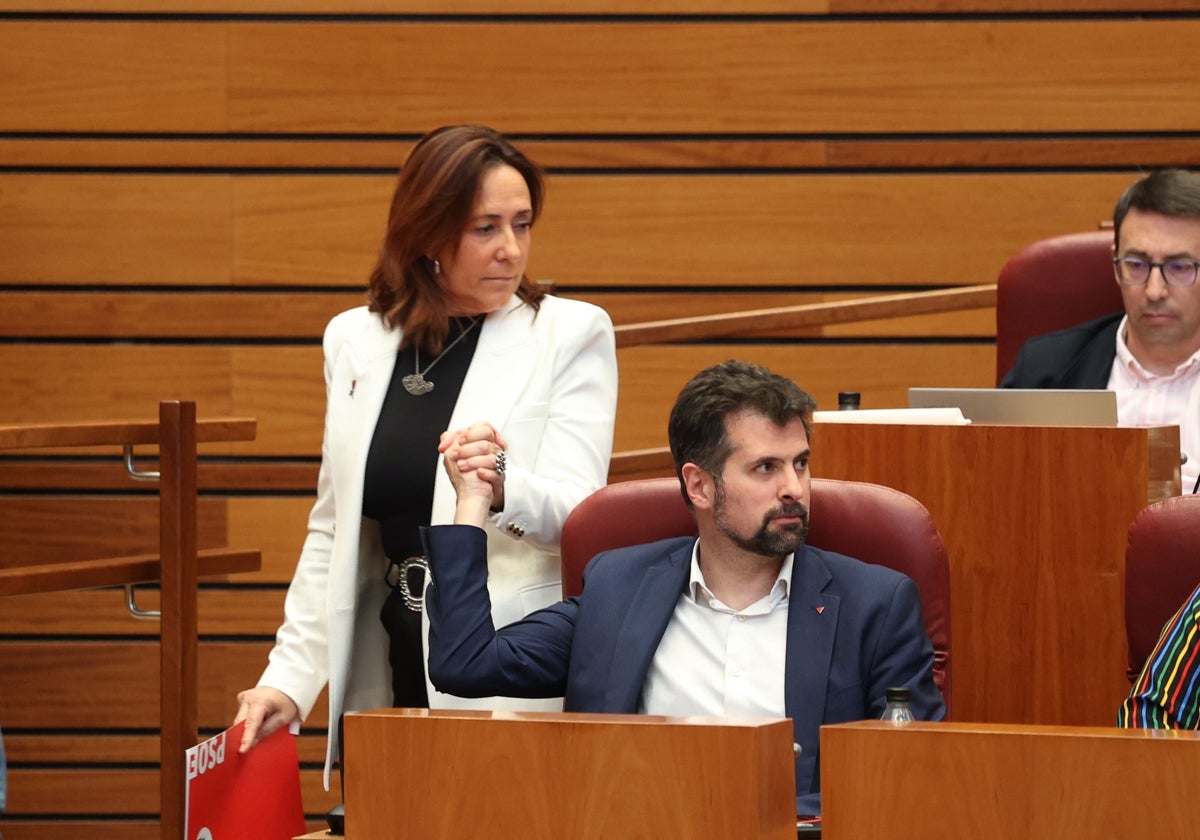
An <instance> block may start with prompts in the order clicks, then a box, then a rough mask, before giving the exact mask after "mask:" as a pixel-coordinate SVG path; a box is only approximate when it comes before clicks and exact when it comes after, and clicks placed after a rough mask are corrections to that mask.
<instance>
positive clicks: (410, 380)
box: [400, 373, 433, 397]
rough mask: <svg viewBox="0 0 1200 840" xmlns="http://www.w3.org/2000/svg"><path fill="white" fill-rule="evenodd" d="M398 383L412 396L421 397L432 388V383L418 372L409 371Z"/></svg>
mask: <svg viewBox="0 0 1200 840" xmlns="http://www.w3.org/2000/svg"><path fill="white" fill-rule="evenodd" d="M400 384H401V385H403V386H404V390H405V391H408V393H410V394H412V395H413V396H414V397H423V396H424V395H425V394H428V393H429V392H430V391H432V390H433V383H432V382H430V381H429V380H428V379H426V378H425V377H424V376H422V375H421V374H419V373H410V374H409V375H408V376H406V377H404V378H403V379H401V380H400Z"/></svg>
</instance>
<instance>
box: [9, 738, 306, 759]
mask: <svg viewBox="0 0 1200 840" xmlns="http://www.w3.org/2000/svg"><path fill="white" fill-rule="evenodd" d="M210 734H212V733H208V732H204V733H201V736H202V737H205V738H207V737H208V736H209V735H210ZM4 752H5V754H6V755H7V756H8V760H9V762H10V763H12V764H27V765H40V764H81V765H83V764H157V763H158V758H159V754H158V737H157V736H155V735H91V734H87V735H80V734H76V733H69V734H68V733H57V734H55V733H45V732H39V733H36V734H27V733H24V732H11V731H10V732H6V733H5V734H4ZM296 752H297V753H298V755H299V757H300V762H301V763H302V764H304V763H310V764H315V763H320V764H324V763H325V733H323V732H319V733H313V734H306V733H305V732H303V731H302V732H301V733H300V734H299V735H298V736H297V737H296Z"/></svg>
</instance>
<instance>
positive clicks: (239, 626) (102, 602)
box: [0, 558, 294, 665]
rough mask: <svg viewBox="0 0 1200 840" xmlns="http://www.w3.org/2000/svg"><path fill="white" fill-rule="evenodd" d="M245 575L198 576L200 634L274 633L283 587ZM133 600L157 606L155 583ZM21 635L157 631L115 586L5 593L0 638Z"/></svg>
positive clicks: (279, 617) (149, 634)
mask: <svg viewBox="0 0 1200 840" xmlns="http://www.w3.org/2000/svg"><path fill="white" fill-rule="evenodd" d="M293 561H294V558H293ZM293 565H294V562H293ZM246 577H247V575H238V576H237V577H236V579H230V580H227V581H225V582H222V583H213V582H212V581H211V580H209V579H204V580H202V581H201V588H200V592H199V597H198V601H199V627H200V635H202V636H258V637H263V638H270V637H272V636H274V634H275V630H276V629H277V628H278V627H279V624H280V622H282V621H283V599H284V594H285V590H284V589H283V588H282V584H281V585H280V587H279V588H270V589H266V588H259V587H257V586H252V585H247V584H246V582H245V581H244V578H246ZM289 577H290V576H289ZM286 583H287V581H286V580H285V581H283V584H286ZM137 603H138V606H139V607H141V608H142V609H151V610H152V609H158V605H159V599H158V590H157V588H156V587H150V586H146V587H138V589H137ZM26 635H31V636H57V637H67V636H73V635H77V636H108V635H113V636H134V637H145V638H151V637H155V636H157V635H158V624H157V623H156V622H152V621H140V620H138V619H135V618H134V617H133V616H131V615H130V614H129V613H128V611H126V609H125V593H124V591H123V590H121V589H91V590H76V591H72V592H54V593H38V594H34V595H21V596H16V597H11V598H6V599H5V601H4V610H3V611H0V637H3V636H26ZM264 665H265V662H264Z"/></svg>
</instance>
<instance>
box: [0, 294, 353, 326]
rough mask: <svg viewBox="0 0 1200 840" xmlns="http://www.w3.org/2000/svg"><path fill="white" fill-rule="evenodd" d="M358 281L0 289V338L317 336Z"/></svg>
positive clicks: (346, 304)
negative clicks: (319, 286)
mask: <svg viewBox="0 0 1200 840" xmlns="http://www.w3.org/2000/svg"><path fill="white" fill-rule="evenodd" d="M365 289H366V281H365V280H363V282H362V283H360V284H357V285H355V286H354V287H353V288H349V287H348V288H347V289H345V290H334V291H317V290H312V291H296V290H287V291H280V292H251V291H231V292H193V291H189V290H186V289H179V290H169V291H168V290H164V291H145V292H143V291H127V290H118V291H93V290H90V289H89V290H76V289H70V290H64V289H53V288H50V289H46V290H36V291H24V290H22V291H12V290H5V289H3V288H0V311H3V312H4V313H5V314H6V317H5V318H4V319H2V320H0V337H19V338H73V339H79V338H113V339H133V338H191V339H210V338H238V339H244V338H251V339H256V338H273V339H274V338H292V339H304V338H307V339H309V340H311V341H319V340H320V338H321V334H322V332H323V331H324V329H325V325H326V324H327V323H329V319H330V318H332V317H333V316H334V315H335V314H337V313H338V312H341V311H342V310H345V309H350V308H352V307H354V306H361V305H362V304H363V303H365V302H366V291H365Z"/></svg>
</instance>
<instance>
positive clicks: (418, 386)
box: [400, 315, 483, 397]
mask: <svg viewBox="0 0 1200 840" xmlns="http://www.w3.org/2000/svg"><path fill="white" fill-rule="evenodd" d="M482 320H483V316H482V315H480V316H479V317H477V318H476V319H475V320H473V321H472V322H471V325H470V326H468V327H467V328H466V329H465V330H463V331H462V332H460V333H459V334H458V336H457V337H456V338H455V339H454V340H453V341H451V342H450V343H449V344H447V345H446V349H444V350H443V351H442V352H441V353H438V354H437V358H436V359H434V360H433V361H432V362H430V363H429V364H428V365H427V366H426V368H425V370H421V348H420V347H414V348H413V350H414V351H415V352H414V357H415V360H416V365H415V367H414V370H413V372H412V373H410V374H408V375H407V376H405V377H404V378H403V379H401V380H400V384H401V385H403V386H404V390H405V391H408V393H410V394H412V395H413V396H414V397H423V396H425V395H426V394H428V393H429V392H430V391H432V390H433V383H432V382H430V381H429V380H428V379H426V378H425V374H427V373H429V371H430V369H431V368H433V366H434V365H436V364H437V363H438V362H440V361H441V360H442V356H445V355H446V354H447V353H449V352H450V351H451V350H452V349H454V345H455V344H458V342H460V341H462V340H463V336H465V335H466V334H467V333H469V332H470V331H471V330H473V329H475V326H476V324H478V323H479V322H480V321H482Z"/></svg>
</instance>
